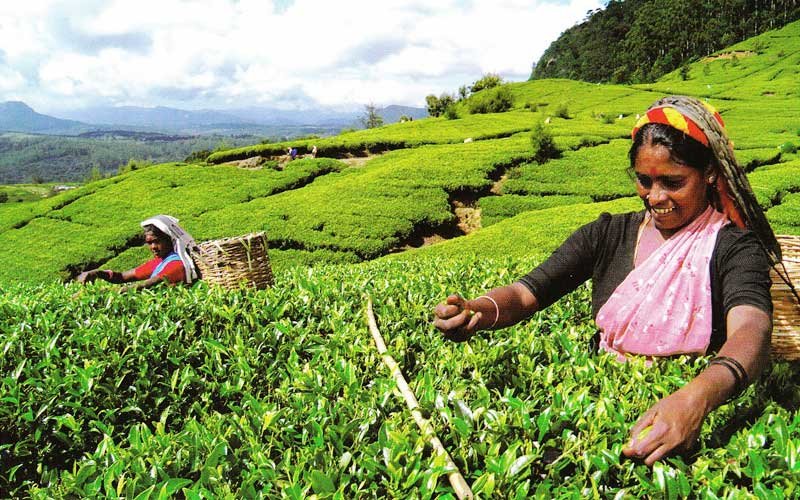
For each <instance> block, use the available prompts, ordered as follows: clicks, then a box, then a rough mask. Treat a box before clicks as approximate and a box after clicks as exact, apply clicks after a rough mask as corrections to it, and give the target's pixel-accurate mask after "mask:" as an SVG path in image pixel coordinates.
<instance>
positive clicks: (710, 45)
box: [531, 0, 800, 83]
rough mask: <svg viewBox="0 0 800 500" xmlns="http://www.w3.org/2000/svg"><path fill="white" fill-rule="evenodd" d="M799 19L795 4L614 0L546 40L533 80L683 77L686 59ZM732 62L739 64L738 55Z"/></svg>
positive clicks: (761, 43)
mask: <svg viewBox="0 0 800 500" xmlns="http://www.w3.org/2000/svg"><path fill="white" fill-rule="evenodd" d="M797 19H800V9H798V8H797V6H796V5H795V4H794V3H793V2H771V3H763V2H730V1H724V0H714V1H707V2H697V1H694V0H671V1H662V2H655V1H647V0H645V1H627V2H623V1H611V2H607V3H606V6H605V8H604V9H597V10H594V11H590V12H589V13H588V16H587V18H586V20H585V21H584V22H583V23H581V24H578V25H576V26H573V27H572V28H569V29H567V30H566V31H565V32H564V33H562V34H561V36H559V38H558V39H557V40H556V41H554V42H553V43H551V44H550V46H549V47H548V48H547V50H545V51H544V53H543V54H542V56H541V58H540V59H539V61H538V62H537V63H536V65H535V68H534V71H533V73H532V76H531V78H532V79H542V78H570V79H574V80H584V81H589V82H613V83H624V82H633V83H637V82H648V81H650V82H652V81H654V80H656V79H658V78H659V77H661V76H663V75H665V74H667V73H670V72H672V71H673V70H676V69H678V68H680V69H679V72H678V76H679V77H680V78H681V79H682V80H687V79H688V77H689V66H688V65H687V63H688V62H689V61H691V60H693V59H697V58H702V57H706V56H708V54H712V53H714V52H716V51H718V50H720V49H722V48H724V47H726V46H729V45H732V44H734V43H736V42H740V41H742V40H744V39H746V38H748V37H752V36H753V35H757V34H759V33H764V32H766V31H768V30H774V29H777V28H780V27H782V26H784V25H786V24H787V23H791V22H792V21H795V20H797ZM676 33H680V36H676ZM771 49H772V46H771V44H770V43H769V42H768V41H767V40H765V39H763V38H758V39H756V40H755V41H754V42H753V43H752V45H751V47H750V50H752V51H753V52H755V53H758V54H760V53H764V52H767V51H769V50H771ZM730 62H731V65H732V66H735V65H737V64H738V63H739V58H738V56H736V54H734V55H733V58H732V59H731V61H730ZM705 68H708V66H705V67H704V69H703V72H704V73H705V71H706V69H705ZM709 71H710V69H709Z"/></svg>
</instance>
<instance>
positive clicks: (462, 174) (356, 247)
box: [0, 22, 800, 498]
mask: <svg viewBox="0 0 800 500" xmlns="http://www.w3.org/2000/svg"><path fill="white" fill-rule="evenodd" d="M667 94H686V95H692V96H697V97H700V98H703V99H706V100H708V102H710V103H711V104H713V105H714V106H715V107H716V108H717V109H718V110H719V111H720V112H721V114H722V117H723V118H724V120H725V121H726V124H727V128H728V132H729V135H730V137H731V139H732V141H733V142H734V145H735V151H736V155H737V158H738V159H739V161H740V163H741V164H742V165H743V166H745V169H746V170H747V172H748V177H749V180H750V183H751V184H752V186H753V189H754V191H755V193H756V196H757V198H758V201H759V203H760V204H761V206H762V207H763V208H764V210H765V212H766V215H767V218H768V220H769V221H770V223H771V224H772V226H773V228H774V230H775V232H776V233H780V234H795V235H800V157H798V154H797V147H798V146H799V145H800V22H794V23H790V24H787V25H786V26H785V27H783V28H781V29H779V30H774V31H768V32H766V33H764V34H762V35H759V36H757V37H754V38H749V39H747V40H744V41H742V42H740V43H738V44H735V45H732V46H729V47H725V48H724V49H722V50H720V51H718V52H715V53H713V54H711V55H709V56H708V57H704V58H702V59H699V60H697V61H696V62H694V63H692V64H690V65H688V66H687V67H686V69H684V70H676V71H673V72H671V73H667V74H666V75H664V76H662V77H661V78H659V79H658V80H657V81H655V82H653V83H647V84H630V85H620V84H596V83H587V82H581V81H576V80H567V79H539V80H534V81H528V82H513V83H506V84H503V85H501V86H500V87H495V88H490V89H486V90H482V91H480V92H477V93H475V94H474V95H472V96H470V97H469V98H468V99H466V100H463V101H461V102H459V103H457V104H456V105H455V107H454V108H453V109H452V110H451V112H449V113H446V115H447V116H442V117H436V118H433V117H431V118H425V119H415V120H413V121H410V122H405V123H397V124H392V125H386V126H383V127H378V128H373V129H366V130H355V131H350V132H346V133H342V134H338V135H335V136H330V137H324V138H314V139H308V140H295V141H292V142H278V143H267V144H258V143H253V144H249V145H246V146H243V147H236V148H230V149H227V148H226V149H221V150H219V151H217V152H215V153H214V154H212V155H211V156H209V157H208V158H207V161H205V162H201V163H191V164H189V163H182V162H174V163H165V164H156V165H151V166H145V167H143V168H137V169H135V170H129V171H126V172H123V173H120V174H119V175H114V176H111V177H108V178H105V179H102V180H98V181H96V182H90V183H87V184H85V185H83V186H81V187H79V188H77V189H72V190H69V191H67V192H65V193H62V194H58V195H56V196H52V197H49V198H47V199H43V200H38V201H30V202H18V203H3V204H0V258H1V259H2V261H3V262H4V264H5V265H4V266H3V268H2V269H1V270H0V310H2V311H3V314H2V315H0V332H2V334H1V335H0V347H2V352H3V356H2V358H0V373H2V378H1V379H0V387H1V388H2V390H0V428H3V429H4V431H3V433H2V437H0V471H2V472H0V492H3V493H6V495H3V496H28V495H29V496H33V497H37V498H38V497H95V496H126V497H136V498H151V497H156V496H157V497H159V498H161V497H165V498H166V497H170V496H177V497H188V498H204V497H214V498H240V497H248V498H250V497H253V498H258V497H265V498H273V497H278V496H280V497H288V498H309V497H312V496H314V497H316V498H360V497H400V498H405V497H424V498H431V497H437V498H438V497H443V498H452V497H453V490H452V489H451V488H450V486H449V484H448V483H447V480H446V475H447V472H448V470H447V467H446V465H445V462H444V460H443V459H442V457H441V456H438V457H436V456H435V454H434V453H433V452H432V450H431V448H430V446H429V445H428V444H427V439H426V436H425V435H424V433H422V432H421V431H419V430H418V429H417V427H416V426H415V424H414V422H413V419H412V417H411V414H410V412H409V411H408V410H407V409H406V407H405V406H404V405H403V403H402V401H401V398H400V397H399V396H398V394H397V391H396V389H395V385H394V379H393V377H392V375H391V373H390V372H389V371H388V370H385V369H384V367H383V366H382V364H381V357H380V355H378V353H377V351H376V350H375V348H374V346H373V345H372V340H371V338H370V336H369V332H368V331H367V329H366V322H365V319H364V305H365V301H366V298H367V296H369V297H371V298H372V300H373V301H374V302H375V305H376V315H377V317H378V324H379V326H380V328H381V331H382V332H383V334H384V336H385V337H386V341H387V345H388V348H389V351H390V352H391V354H392V355H393V356H394V358H395V359H396V360H397V361H398V363H399V364H400V366H401V369H402V371H403V373H404V375H405V377H406V379H407V380H409V384H410V385H411V387H412V389H413V390H414V392H415V394H416V395H417V398H418V399H419V401H420V406H421V409H422V411H423V413H424V414H425V415H426V416H427V417H428V418H430V419H431V421H432V422H433V425H434V427H435V428H436V432H437V434H438V436H439V438H440V439H441V440H442V442H443V443H444V446H445V448H447V449H448V451H449V452H450V454H451V455H452V457H453V460H454V462H455V463H456V465H457V466H458V468H459V470H460V471H461V473H462V474H463V475H464V477H465V479H466V480H467V482H468V483H469V484H470V485H471V487H472V489H473V491H474V492H475V494H476V495H477V496H480V497H494V496H498V497H502V498H507V497H514V498H527V497H545V498H550V497H559V498H560V497H578V496H590V497H593V498H594V497H602V498H606V497H608V498H628V497H634V498H638V497H659V498H679V497H681V498H684V497H704V498H792V497H796V496H797V495H798V494H799V493H800V490H798V489H797V486H796V485H797V484H798V482H799V481H798V479H800V414H798V408H800V387H799V386H798V385H797V380H800V368H799V366H798V364H797V363H796V362H794V363H792V362H789V361H785V360H780V359H778V360H776V361H775V362H774V363H773V364H772V365H771V367H770V368H769V369H768V370H767V373H766V374H765V375H764V376H763V377H762V378H761V379H760V380H759V381H757V382H756V383H755V384H754V386H753V387H751V388H750V389H748V390H747V391H746V392H745V393H744V395H743V396H741V397H740V398H738V399H736V400H734V401H731V402H729V403H728V404H725V405H723V406H722V407H721V408H719V409H718V410H716V411H715V412H713V413H712V414H711V415H710V416H709V418H708V419H707V420H706V422H705V423H704V427H703V433H702V435H701V437H700V440H699V443H698V446H697V448H696V449H695V450H693V451H692V452H691V453H687V454H684V455H682V456H676V457H671V458H669V459H668V460H665V461H664V462H662V463H658V464H656V465H655V466H654V467H652V468H649V467H646V466H644V465H643V464H641V463H639V462H636V461H630V460H626V459H624V458H622V457H621V453H620V452H621V449H622V446H623V445H624V444H625V442H626V440H627V439H628V432H629V429H630V426H631V425H632V424H633V422H634V421H635V420H636V419H637V418H638V417H639V415H640V414H641V413H642V412H643V411H645V410H646V409H647V408H649V407H650V406H651V405H652V404H653V403H654V402H655V401H656V400H658V399H659V398H661V397H663V396H665V395H666V394H669V393H671V392H672V391H674V390H675V389H677V388H678V387H681V386H682V385H684V384H685V383H686V382H687V381H688V380H690V379H691V378H692V377H693V376H694V375H695V374H696V373H698V372H699V371H701V370H702V369H703V368H704V367H705V365H706V362H707V359H705V358H702V357H701V358H700V359H694V358H689V357H681V358H678V359H674V360H669V361H668V362H663V363H662V362H656V363H654V364H653V366H651V367H649V368H646V367H645V362H644V360H639V359H635V360H632V361H630V362H628V363H625V364H620V363H617V362H616V361H614V360H613V359H611V357H609V356H602V355H597V354H593V353H591V352H590V351H589V349H588V348H587V344H588V341H589V339H590V338H591V337H592V336H593V334H594V325H593V323H592V321H591V310H590V309H591V308H590V300H589V297H590V291H589V288H588V287H582V288H581V289H579V290H578V291H576V292H575V293H573V294H571V295H569V296H568V297H565V298H564V299H562V300H561V301H559V302H558V303H556V304H555V305H553V306H552V307H550V308H548V309H547V310H546V311H543V312H541V313H538V314H537V315H535V316H534V317H533V318H532V319H531V320H530V321H528V322H525V323H523V324H520V325H517V326H515V327H512V328H508V329H504V330H502V331H498V332H491V333H486V334H483V335H481V336H479V337H477V338H475V339H473V340H471V341H470V342H469V343H468V344H456V343H451V342H448V341H445V340H443V339H442V338H441V336H440V335H439V334H438V333H437V332H436V331H435V329H434V328H433V327H432V325H431V311H432V309H433V307H434V306H435V304H437V303H438V302H440V301H442V300H443V299H444V298H445V297H446V296H447V295H448V294H449V293H456V292H457V293H460V294H462V295H465V296H476V295H479V294H480V293H481V292H482V291H484V290H486V289H488V288H491V287H494V286H499V285H502V284H507V283H509V282H510V281H513V280H515V279H517V278H519V277H520V276H521V275H523V274H524V273H526V272H528V271H529V270H530V269H531V268H532V267H533V266H534V265H536V264H537V263H538V262H540V261H541V260H542V259H543V258H545V257H546V256H547V255H548V254H549V253H550V252H551V251H552V250H553V249H554V248H555V247H556V246H557V245H558V244H560V243H561V242H562V241H563V240H564V238H566V236H568V235H569V234H570V233H571V232H572V231H574V230H575V229H576V228H577V227H579V226H580V225H581V224H584V223H586V222H589V221H591V220H593V219H595V218H597V217H598V215H599V214H600V213H602V212H612V213H620V212H626V211H632V210H638V209H640V208H641V201H640V200H639V199H638V198H637V197H635V196H634V193H635V191H634V187H633V185H632V183H631V181H630V179H629V178H628V177H627V175H626V174H625V168H626V167H627V166H628V161H627V151H628V148H629V146H630V130H631V128H632V127H633V125H634V123H635V122H636V119H637V115H638V114H640V113H643V112H644V111H645V110H646V109H647V107H648V106H649V105H650V104H651V103H652V102H653V101H655V100H656V99H658V98H660V97H662V96H664V95H667ZM503 95H508V96H510V106H507V105H504V107H505V108H506V109H505V110H503V111H502V112H486V113H471V112H470V111H471V110H472V111H474V110H476V109H485V107H483V106H476V105H475V104H476V102H478V101H480V100H483V101H485V102H489V103H493V102H496V101H503V99H501V97H503ZM542 130H544V131H545V132H542ZM542 133H547V134H549V135H551V136H552V137H553V139H554V141H555V144H556V146H557V147H558V149H559V150H560V151H561V154H560V156H559V157H557V158H552V159H550V160H549V161H542V159H541V158H537V153H538V151H536V150H535V149H534V144H535V143H537V141H538V139H540V138H541V134H542ZM289 145H291V146H293V147H296V148H298V150H299V153H300V155H301V157H302V158H301V159H298V160H294V161H291V162H288V161H286V159H285V158H281V155H283V154H284V153H285V150H286V147H287V146H289ZM313 146H317V150H318V154H317V156H316V157H315V158H312V157H310V155H308V153H309V152H310V150H311V148H312V147H313ZM256 156H260V157H262V158H266V159H267V162H266V163H264V164H263V165H262V166H261V168H243V167H244V166H245V165H244V164H241V163H239V162H243V161H246V160H248V159H250V158H254V157H256ZM306 156H307V157H306ZM158 213H168V214H172V215H174V216H176V217H178V218H179V219H180V222H181V225H182V226H183V227H184V228H185V229H186V230H188V231H189V232H190V233H192V235H193V236H194V237H195V238H196V239H197V240H198V241H203V240H212V239H219V238H224V237H230V236H236V235H244V234H247V233H251V232H257V231H264V232H265V233H266V235H267V238H268V239H269V243H270V250H269V257H270V262H271V265H272V269H273V271H274V273H275V281H276V282H275V285H274V286H273V287H272V288H270V289H267V290H261V291H257V290H250V289H242V290H236V291H226V290H222V289H220V288H217V287H213V286H209V285H207V284H206V283H203V282H201V283H199V284H197V285H196V286H194V287H192V288H170V289H156V290H152V291H145V292H140V293H133V292H127V293H119V291H118V289H117V288H115V287H114V286H112V285H108V284H105V283H96V284H92V285H89V286H79V285H77V284H75V283H73V282H71V281H70V280H71V279H72V278H74V277H75V276H76V275H77V274H78V273H79V272H80V271H81V270H84V269H88V268H94V267H98V266H99V267H103V268H111V269H117V270H121V269H128V268H130V267H133V266H135V265H137V264H139V263H141V262H142V261H143V260H144V259H146V258H147V255H148V251H147V249H145V248H144V247H143V245H142V243H143V240H142V235H141V231H140V228H139V222H140V221H141V220H143V219H145V218H147V217H149V216H151V215H154V214H158Z"/></svg>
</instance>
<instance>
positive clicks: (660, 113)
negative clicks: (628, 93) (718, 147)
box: [631, 102, 725, 147]
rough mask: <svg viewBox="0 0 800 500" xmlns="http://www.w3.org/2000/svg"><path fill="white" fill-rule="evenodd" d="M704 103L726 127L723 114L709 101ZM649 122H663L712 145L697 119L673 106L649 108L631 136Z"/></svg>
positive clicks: (705, 144)
mask: <svg viewBox="0 0 800 500" xmlns="http://www.w3.org/2000/svg"><path fill="white" fill-rule="evenodd" d="M702 104H703V106H705V108H706V109H707V110H708V112H709V113H711V114H712V115H713V116H714V119H716V120H717V122H718V123H719V125H720V127H722V128H723V129H724V127H725V122H723V121H722V116H720V114H719V112H718V111H717V110H716V109H714V107H713V106H712V105H710V104H708V103H707V102H702ZM648 123H661V124H664V125H668V126H670V127H672V128H675V129H678V130H680V131H681V132H683V133H684V134H686V135H688V136H689V137H691V138H693V139H695V140H697V141H698V142H700V143H702V144H703V145H704V146H705V147H710V146H709V144H708V137H707V136H706V134H705V132H703V129H702V128H700V126H698V125H697V123H695V121H694V120H692V119H691V118H690V117H689V116H688V115H686V114H685V113H682V112H681V111H679V110H678V109H677V108H675V107H673V106H670V105H663V106H655V107H652V108H650V109H648V110H647V113H645V114H644V116H642V117H641V118H639V121H637V122H636V125H635V126H634V127H633V130H632V131H631V138H632V139H633V138H635V137H636V132H638V131H639V129H640V128H642V126H644V125H646V124H648Z"/></svg>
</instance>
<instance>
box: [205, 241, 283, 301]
mask: <svg viewBox="0 0 800 500" xmlns="http://www.w3.org/2000/svg"><path fill="white" fill-rule="evenodd" d="M198 247H199V248H200V252H199V253H197V254H196V255H194V261H195V264H196V265H197V269H198V270H199V271H200V275H201V276H202V279H203V280H205V281H206V282H208V283H209V284H213V285H220V286H222V287H224V288H227V289H233V288H238V287H241V286H249V287H254V288H259V289H260V288H267V287H269V286H271V285H272V268H271V267H270V265H269V257H268V256H267V237H266V236H265V235H264V233H252V234H248V235H245V236H237V237H234V238H225V239H221V240H211V241H204V242H203V243H200V244H199V245H198Z"/></svg>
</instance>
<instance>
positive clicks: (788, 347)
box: [771, 234, 800, 361]
mask: <svg viewBox="0 0 800 500" xmlns="http://www.w3.org/2000/svg"><path fill="white" fill-rule="evenodd" d="M776 238H777V240H778V243H780V245H781V253H782V254H783V265H784V266H785V267H786V272H787V273H788V274H789V278H790V280H791V281H792V283H793V284H794V286H795V288H798V287H800V236H793V235H780V234H779V235H776ZM771 274H772V289H771V293H772V306H773V313H772V356H773V357H775V358H780V359H785V360H790V361H794V360H798V359H800V304H798V303H797V298H796V297H795V296H794V295H793V294H792V291H791V289H790V288H789V286H788V285H787V284H786V283H784V282H783V280H782V279H781V278H780V276H778V274H777V273H776V272H775V271H774V270H773V271H772V272H771Z"/></svg>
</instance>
